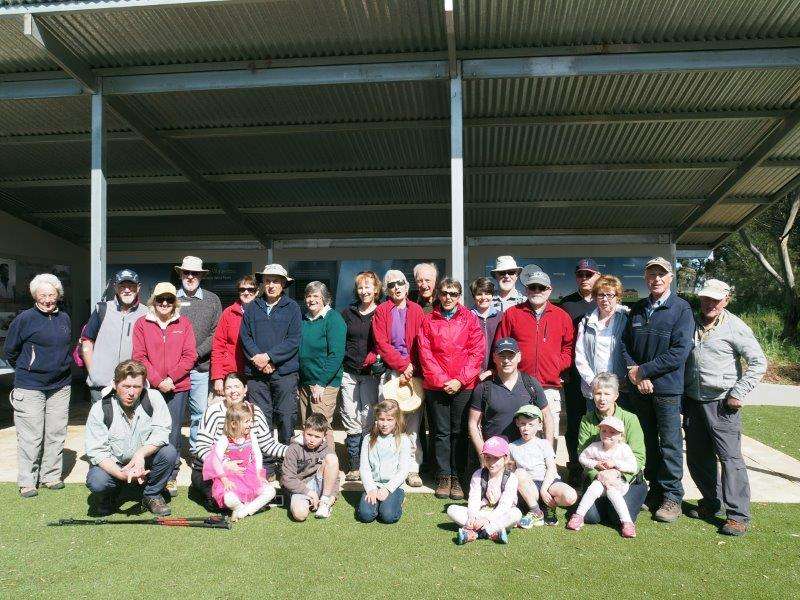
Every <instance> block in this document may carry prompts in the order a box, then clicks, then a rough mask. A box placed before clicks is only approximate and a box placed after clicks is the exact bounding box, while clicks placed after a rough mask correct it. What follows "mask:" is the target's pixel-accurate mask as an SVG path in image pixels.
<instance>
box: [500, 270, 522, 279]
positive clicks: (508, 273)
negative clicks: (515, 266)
mask: <svg viewBox="0 0 800 600" xmlns="http://www.w3.org/2000/svg"><path fill="white" fill-rule="evenodd" d="M516 274H517V272H516V271H497V277H498V278H500V277H505V276H506V275H508V276H509V277H511V276H512V275H516Z"/></svg>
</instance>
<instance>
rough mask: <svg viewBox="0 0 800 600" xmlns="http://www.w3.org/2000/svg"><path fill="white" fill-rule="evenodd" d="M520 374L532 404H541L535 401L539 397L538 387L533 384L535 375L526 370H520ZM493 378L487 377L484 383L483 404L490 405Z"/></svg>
mask: <svg viewBox="0 0 800 600" xmlns="http://www.w3.org/2000/svg"><path fill="white" fill-rule="evenodd" d="M519 374H520V376H521V377H522V385H524V386H525V389H526V390H528V393H529V394H530V395H531V404H534V405H536V406H539V405H538V404H536V402H534V400H535V399H536V397H537V394H536V388H535V387H534V385H533V377H531V376H530V375H528V374H527V373H525V372H524V371H520V372H519ZM490 383H491V379H487V380H486V381H485V382H484V383H483V391H482V392H481V404H483V406H486V405H488V404H489V403H490V402H491V401H492V386H491V385H490ZM544 400H545V406H547V399H546V398H545V399H544Z"/></svg>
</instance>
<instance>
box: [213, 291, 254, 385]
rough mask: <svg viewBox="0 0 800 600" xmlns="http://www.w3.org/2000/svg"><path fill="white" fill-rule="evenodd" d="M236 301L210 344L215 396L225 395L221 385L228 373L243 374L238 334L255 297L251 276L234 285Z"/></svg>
mask: <svg viewBox="0 0 800 600" xmlns="http://www.w3.org/2000/svg"><path fill="white" fill-rule="evenodd" d="M236 291H237V293H238V294H239V299H238V300H236V302H234V303H233V304H231V305H230V306H229V307H228V308H226V309H225V310H223V311H222V316H221V317H220V319H219V324H218V325H217V329H216V331H214V338H213V339H212V340H211V380H212V381H213V382H214V387H213V389H214V395H215V396H223V395H224V384H223V381H224V379H225V376H226V375H227V374H228V373H244V367H245V357H244V348H243V347H242V341H241V339H240V337H239V331H240V329H241V328H242V316H243V315H244V307H245V305H246V304H250V303H251V302H252V301H253V300H255V299H256V296H258V284H257V283H256V280H255V279H254V278H253V277H252V276H251V275H245V276H244V277H242V278H241V279H240V280H239V281H238V282H237V283H236Z"/></svg>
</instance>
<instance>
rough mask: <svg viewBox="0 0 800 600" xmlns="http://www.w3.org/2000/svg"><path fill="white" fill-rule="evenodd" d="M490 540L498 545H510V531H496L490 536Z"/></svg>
mask: <svg viewBox="0 0 800 600" xmlns="http://www.w3.org/2000/svg"><path fill="white" fill-rule="evenodd" d="M489 539H490V540H492V541H493V542H495V543H496V544H507V543H508V531H507V530H506V529H505V528H503V529H501V530H500V531H495V532H494V533H493V534H492V535H490V536H489Z"/></svg>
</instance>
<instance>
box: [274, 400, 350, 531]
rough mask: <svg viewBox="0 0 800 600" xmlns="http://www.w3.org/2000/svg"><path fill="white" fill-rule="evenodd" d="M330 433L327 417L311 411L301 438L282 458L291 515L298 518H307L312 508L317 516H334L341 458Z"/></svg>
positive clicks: (319, 517)
mask: <svg viewBox="0 0 800 600" xmlns="http://www.w3.org/2000/svg"><path fill="white" fill-rule="evenodd" d="M327 434H328V421H327V420H326V419H325V417H324V416H323V415H321V414H317V413H311V414H310V415H309V416H308V418H307V419H306V422H305V423H304V424H303V437H302V439H301V441H299V442H296V441H295V442H292V443H291V444H290V445H289V449H288V450H287V451H286V457H285V458H284V459H283V475H282V476H281V487H282V488H283V489H284V490H286V491H287V492H289V493H290V494H291V499H290V501H289V514H290V515H291V517H292V518H293V519H294V520H295V521H305V520H306V519H307V518H308V513H309V512H310V511H312V510H313V511H316V517H317V518H318V519H327V518H328V517H330V516H331V507H332V506H333V503H334V502H335V501H336V492H337V491H338V488H339V460H338V459H337V458H336V453H335V452H334V449H333V448H332V447H331V446H329V445H328V442H327V441H326V436H327Z"/></svg>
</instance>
